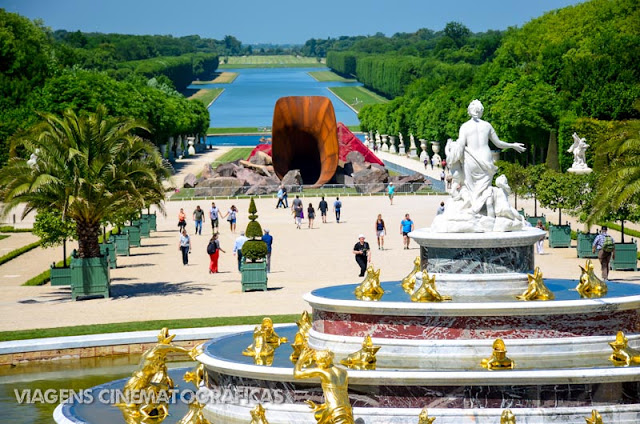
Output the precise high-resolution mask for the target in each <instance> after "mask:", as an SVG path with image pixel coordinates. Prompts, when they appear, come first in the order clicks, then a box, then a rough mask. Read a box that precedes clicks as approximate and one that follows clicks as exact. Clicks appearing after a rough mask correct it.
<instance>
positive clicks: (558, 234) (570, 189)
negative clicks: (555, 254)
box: [537, 170, 579, 247]
mask: <svg viewBox="0 0 640 424" xmlns="http://www.w3.org/2000/svg"><path fill="white" fill-rule="evenodd" d="M578 178H579V176H576V175H573V174H561V173H559V172H556V171H552V170H548V171H547V172H545V173H544V175H543V176H542V179H541V181H540V184H539V185H538V190H537V191H538V194H537V195H538V200H539V201H540V204H541V205H542V206H544V207H547V208H550V209H551V210H553V211H555V210H556V209H557V210H558V225H553V224H549V247H571V226H570V225H569V224H568V223H566V224H564V225H563V224H562V209H569V210H571V209H574V208H575V207H576V206H577V204H578V203H577V199H578V196H579V191H578V190H577V187H576V183H578Z"/></svg>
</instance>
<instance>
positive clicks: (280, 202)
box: [276, 186, 284, 209]
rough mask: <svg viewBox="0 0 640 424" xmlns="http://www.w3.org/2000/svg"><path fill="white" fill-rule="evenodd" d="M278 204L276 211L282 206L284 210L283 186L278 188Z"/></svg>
mask: <svg viewBox="0 0 640 424" xmlns="http://www.w3.org/2000/svg"><path fill="white" fill-rule="evenodd" d="M277 196H278V203H276V209H279V208H280V206H282V207H283V208H284V191H283V190H282V186H280V187H279V188H278V194H277Z"/></svg>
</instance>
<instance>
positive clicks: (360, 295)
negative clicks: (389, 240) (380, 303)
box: [355, 265, 384, 301]
mask: <svg viewBox="0 0 640 424" xmlns="http://www.w3.org/2000/svg"><path fill="white" fill-rule="evenodd" d="M355 295H356V299H358V300H373V301H377V300H380V299H381V298H382V295H384V289H383V288H382V286H380V270H377V271H375V270H374V269H373V265H369V267H368V268H367V274H366V275H365V277H364V280H363V281H362V283H360V285H358V287H356V291H355Z"/></svg>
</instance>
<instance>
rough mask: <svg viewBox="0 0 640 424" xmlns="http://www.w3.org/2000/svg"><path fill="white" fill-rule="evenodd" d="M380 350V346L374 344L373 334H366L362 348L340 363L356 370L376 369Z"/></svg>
mask: <svg viewBox="0 0 640 424" xmlns="http://www.w3.org/2000/svg"><path fill="white" fill-rule="evenodd" d="M379 350H380V346H374V345H373V342H372V341H371V336H370V335H367V336H365V338H364V340H363V341H362V349H360V350H359V351H357V352H353V353H351V354H349V356H347V357H346V358H345V359H343V360H341V361H340V363H341V364H342V365H344V366H346V367H348V368H351V369H354V370H375V369H376V362H377V360H376V353H378V351H379Z"/></svg>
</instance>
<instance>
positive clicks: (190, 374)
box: [177, 364, 211, 424]
mask: <svg viewBox="0 0 640 424" xmlns="http://www.w3.org/2000/svg"><path fill="white" fill-rule="evenodd" d="M182 378H183V379H184V381H185V382H187V383H193V385H194V386H196V389H198V388H199V387H200V386H201V385H202V384H203V383H204V382H205V381H206V379H207V372H206V371H205V369H204V365H203V364H199V365H197V366H196V367H195V368H194V369H193V370H192V371H187V372H185V373H184V376H183V377H182ZM204 407H205V405H203V404H202V403H200V402H198V400H197V399H195V397H194V398H193V399H192V401H191V403H190V404H189V411H188V412H187V413H186V414H185V416H184V417H182V418H181V419H180V421H178V422H177V424H211V423H210V422H209V420H207V419H206V418H205V417H204V414H203V413H202V410H203V409H204Z"/></svg>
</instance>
